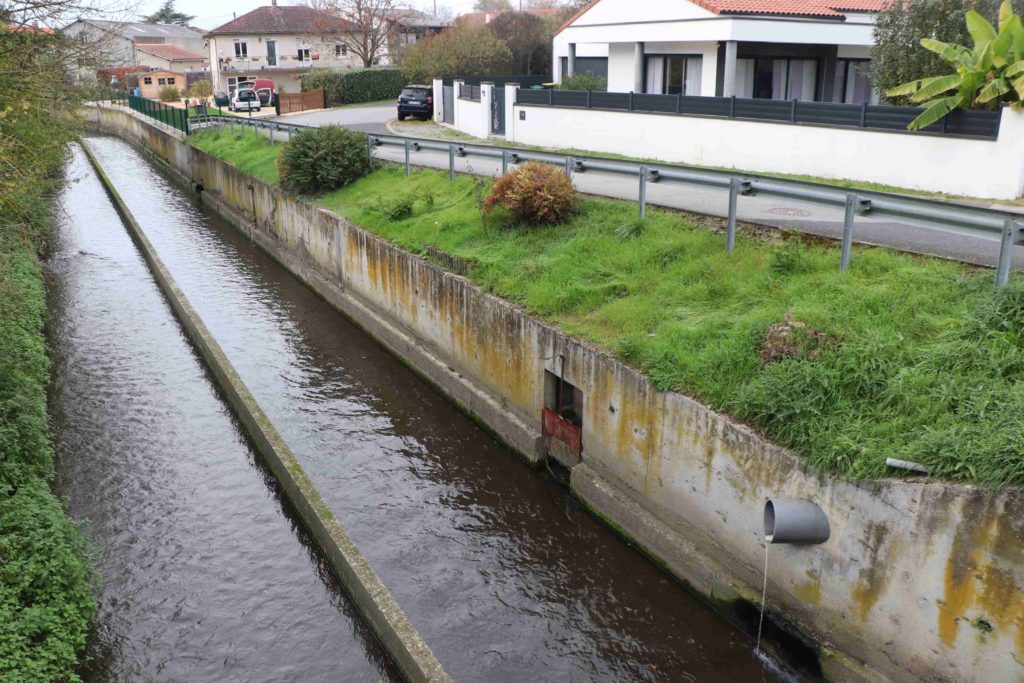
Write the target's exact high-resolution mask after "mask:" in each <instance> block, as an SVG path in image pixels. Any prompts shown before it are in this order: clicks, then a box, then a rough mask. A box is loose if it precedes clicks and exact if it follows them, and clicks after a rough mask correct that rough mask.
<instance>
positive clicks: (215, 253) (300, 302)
mask: <svg viewBox="0 0 1024 683" xmlns="http://www.w3.org/2000/svg"><path fill="white" fill-rule="evenodd" d="M89 143H90V145H91V146H92V147H93V149H94V150H95V151H96V153H97V156H98V157H99V159H100V161H101V163H102V164H103V166H104V168H105V170H106V171H107V173H108V174H109V175H110V176H111V178H112V180H113V182H114V183H115V185H116V186H117V187H118V189H119V191H120V192H121V194H122V196H124V197H125V199H126V201H127V202H128V204H129V205H130V207H131V209H132V211H133V213H135V215H136V217H137V218H138V220H139V222H140V223H141V224H142V226H143V228H144V229H145V231H146V233H147V234H148V236H149V238H150V239H151V240H152V242H153V243H154V245H155V246H156V248H157V250H158V251H159V252H160V254H161V257H162V258H163V260H164V261H165V263H166V264H167V266H168V267H169V268H170V270H171V272H172V273H173V275H174V277H175V278H176V279H177V281H178V283H179V285H180V286H181V287H182V288H183V289H184V291H185V294H186V295H187V296H188V298H189V299H190V301H191V302H192V304H193V305H194V306H195V308H196V309H197V310H198V312H199V313H200V315H201V316H202V317H203V319H204V321H205V322H206V324H207V326H208V327H209V328H210V330H211V331H212V333H213V334H214V335H215V336H216V337H217V339H218V341H219V342H220V344H221V345H222V347H223V348H224V350H225V352H226V353H227V354H228V356H229V357H230V359H231V362H232V363H233V364H234V365H235V367H236V368H237V370H238V371H239V373H240V374H241V375H242V377H243V379H244V380H245V382H246V383H247V384H248V385H249V387H250V389H251V390H252V391H253V393H254V395H255V396H256V398H257V400H259V401H260V403H261V405H262V406H263V408H264V410H265V411H266V412H267V414H268V415H269V416H270V417H271V419H273V421H274V422H275V424H276V425H277V427H278V429H279V430H280V432H281V433H282V435H283V436H284V438H285V439H286V440H287V441H288V443H289V445H290V446H291V448H292V449H293V451H294V452H295V454H296V456H297V457H298V458H299V459H300V461H301V462H302V464H303V466H304V467H305V468H306V471H307V472H308V473H309V474H310V476H311V477H312V478H313V480H314V482H315V483H316V485H317V486H318V488H319V489H320V491H321V494H322V495H323V496H324V499H325V500H326V502H327V503H328V504H329V505H330V506H331V508H332V509H333V510H334V512H335V513H336V514H337V515H338V517H339V519H340V520H341V521H342V523H343V524H345V526H346V527H347V528H348V529H349V531H350V532H351V534H352V535H353V537H354V539H355V540H356V542H357V543H358V544H359V545H360V547H361V548H362V550H363V551H364V552H365V553H366V555H367V556H368V558H369V559H370V561H371V563H372V564H373V566H374V568H375V569H376V570H377V572H378V573H379V574H380V575H381V577H382V578H383V579H384V581H385V582H386V583H387V585H388V586H389V588H390V589H391V591H392V593H393V594H394V595H395V597H396V598H397V600H398V602H399V604H400V605H401V606H402V607H403V608H404V609H405V611H406V613H407V614H408V615H409V617H410V619H411V620H412V623H413V625H415V626H416V627H417V628H418V629H419V631H420V632H421V634H422V635H423V637H424V638H425V640H426V642H427V644H428V645H429V646H430V647H431V648H432V650H433V651H434V653H435V654H436V655H437V657H438V658H439V659H440V661H441V662H442V664H443V665H444V666H445V667H446V669H447V670H448V671H449V673H451V674H452V676H453V677H454V678H455V679H456V680H460V681H535V680H551V681H566V680H578V681H591V680H607V681H622V680H665V681H679V680H694V679H696V680H700V681H760V680H774V677H773V674H770V673H767V672H766V671H765V670H764V669H763V668H762V666H761V664H760V663H759V661H758V660H757V659H756V658H755V657H754V656H753V653H752V645H753V644H752V642H751V640H750V638H749V637H747V636H745V635H744V634H742V633H741V632H739V631H738V630H736V629H735V628H733V627H732V626H731V625H729V624H728V623H726V622H725V621H723V620H722V619H721V618H719V617H718V616H717V615H715V614H714V613H713V612H711V611H710V610H709V609H708V608H707V607H706V606H705V605H704V604H703V603H701V602H699V601H697V600H696V599H694V598H693V597H691V596H690V595H688V594H687V593H686V592H685V591H684V590H682V589H681V588H680V587H679V586H678V585H677V584H675V583H674V582H672V581H671V580H669V579H668V577H667V576H666V575H665V574H664V573H662V572H661V571H660V570H658V569H657V568H656V567H655V566H654V565H653V564H652V563H650V562H649V561H648V560H646V559H645V558H643V557H642V556H641V555H640V554H638V553H637V552H636V551H635V550H633V549H632V548H630V547H629V546H628V545H626V544H625V543H624V542H622V541H621V540H620V539H619V538H618V537H617V536H615V535H614V534H613V533H612V532H611V531H609V530H608V529H607V528H605V527H604V526H602V525H601V524H600V523H599V522H597V521H596V520H595V519H594V518H593V517H591V516H590V515H589V514H587V513H586V512H585V511H584V510H583V509H581V508H580V507H579V506H578V505H577V504H576V503H575V502H574V501H573V500H572V499H571V497H570V496H569V495H568V493H567V491H566V490H565V489H564V487H562V486H560V485H558V484H557V483H556V482H554V481H553V480H552V479H550V478H549V477H547V476H545V475H541V474H538V473H536V472H534V471H532V470H530V469H529V468H528V467H527V466H526V465H524V464H522V463H521V462H520V461H519V460H518V459H517V458H516V457H515V455H514V454H512V453H511V452H509V451H508V450H507V449H506V448H504V447H503V446H502V445H501V444H499V443H497V442H496V441H495V440H494V439H493V438H491V437H490V436H489V435H488V434H487V433H485V432H484V431H482V430H481V429H480V428H479V427H477V426H476V425H475V424H474V423H473V422H472V421H470V420H469V419H467V418H466V417H465V416H464V415H462V414H461V413H459V412H458V411H457V410H456V409H455V408H454V407H453V406H452V405H450V404H449V403H447V402H446V401H445V400H444V399H442V398H441V397H440V396H439V395H438V394H437V393H436V392H434V391H433V390H432V389H431V388H430V387H429V386H426V385H425V384H423V383H422V382H421V381H420V380H419V379H418V378H416V376H415V375H413V374H412V373H411V372H410V371H409V370H408V369H407V368H405V367H404V366H403V365H401V364H400V363H399V362H398V361H396V360H395V359H394V358H392V357H391V356H389V355H388V354H386V353H385V352H384V351H382V349H381V348H380V347H378V346H377V345H376V344H375V343H374V342H373V341H372V340H370V339H369V338H368V337H366V335H364V334H363V333H362V332H361V331H360V330H359V329H357V328H355V327H354V326H353V325H351V324H350V323H348V322H347V321H346V320H345V319H344V318H343V317H342V316H340V315H339V314H338V313H337V312H336V311H334V310H333V309H332V308H330V306H328V305H327V304H326V303H324V302H323V301H322V300H320V299H319V298H317V297H316V296H315V295H313V294H312V293H311V292H310V291H309V290H307V289H306V288H305V287H304V286H302V285H301V284H300V283H298V281H296V280H295V279H294V278H293V277H291V276H290V275H289V274H288V273H286V272H285V271H284V270H283V269H282V268H280V267H279V266H278V265H277V264H275V263H274V262H273V261H272V260H271V259H269V258H268V257H266V256H265V255H263V254H262V253H261V252H260V251H259V250H258V249H256V248H254V247H253V246H252V245H251V244H250V243H249V241H248V240H247V239H246V238H245V237H244V236H242V235H241V234H239V233H238V232H237V231H235V230H233V229H232V228H230V227H229V226H227V225H225V224H224V223H223V222H222V221H220V220H219V219H218V218H216V217H215V216H214V215H212V214H211V213H210V212H208V211H206V210H205V209H203V208H202V207H201V206H199V205H197V203H196V201H195V199H194V197H192V196H191V195H190V194H188V193H187V192H186V191H185V190H183V189H182V188H180V187H178V186H177V185H175V184H173V183H171V182H169V181H168V179H166V178H165V177H163V176H162V175H161V174H160V173H159V172H158V171H157V170H156V169H155V168H154V167H152V166H150V165H149V164H148V163H147V162H146V161H145V160H144V159H143V158H142V157H141V156H140V155H139V154H138V153H137V152H135V151H134V150H133V149H132V148H131V147H129V146H128V145H127V144H126V143H124V142H122V141H120V140H116V139H109V138H93V139H90V141H89ZM161 333H166V334H171V332H168V331H167V330H166V329H165V330H163V331H162V332H161ZM150 334H156V333H155V332H152V331H151V332H150ZM173 334H174V335H178V333H177V331H176V330H174V331H173ZM218 410H222V409H220V408H218ZM296 590H299V589H296ZM193 680H194V679H193Z"/></svg>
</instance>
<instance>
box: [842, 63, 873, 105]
mask: <svg viewBox="0 0 1024 683" xmlns="http://www.w3.org/2000/svg"><path fill="white" fill-rule="evenodd" d="M870 64H871V60H869V59H837V60H836V81H835V87H834V89H833V90H832V101H833V102H842V103H844V104H864V103H865V102H867V103H869V104H872V103H875V102H877V101H878V93H876V92H875V89H874V88H873V87H872V85H871V79H870V78H869V70H868V67H869V65H870Z"/></svg>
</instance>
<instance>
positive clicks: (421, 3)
mask: <svg viewBox="0 0 1024 683" xmlns="http://www.w3.org/2000/svg"><path fill="white" fill-rule="evenodd" d="M162 4H163V0H141V2H140V3H139V10H138V13H139V15H141V16H145V15H147V14H152V13H153V12H155V11H156V10H158V9H159V8H160V5H162ZM269 4H270V0H212V1H211V0H176V2H175V5H174V6H175V9H177V10H178V11H179V12H184V13H185V14H192V15H194V16H195V19H194V20H193V21H192V25H193V26H198V27H199V28H205V29H211V28H215V27H217V26H220V25H221V24H224V23H227V22H229V21H231V18H232V12H235V13H237V14H245V13H246V12H249V11H251V10H254V9H256V8H257V7H261V6H263V5H269ZM277 4H279V5H294V4H301V3H298V2H294V1H293V0H278V3H277ZM403 4H405V3H403ZM408 4H410V5H411V6H413V7H415V8H417V9H421V10H425V11H428V12H429V11H432V10H433V2H432V0H411V1H410V2H409V3H408ZM437 6H438V7H439V8H440V7H450V8H451V9H452V14H453V15H459V14H465V13H466V12H471V11H472V10H473V0H437Z"/></svg>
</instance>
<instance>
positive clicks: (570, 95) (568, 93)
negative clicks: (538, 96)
mask: <svg viewBox="0 0 1024 683" xmlns="http://www.w3.org/2000/svg"><path fill="white" fill-rule="evenodd" d="M541 92H544V91H541ZM547 92H550V93H551V104H552V105H553V106H555V107H586V106H588V102H589V98H588V93H587V92H585V91H583V90H549V91H547Z"/></svg>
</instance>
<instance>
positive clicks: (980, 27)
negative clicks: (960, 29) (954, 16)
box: [966, 10, 996, 45]
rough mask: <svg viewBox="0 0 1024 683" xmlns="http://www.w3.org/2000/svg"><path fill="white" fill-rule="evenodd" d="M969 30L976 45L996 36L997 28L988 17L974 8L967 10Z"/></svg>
mask: <svg viewBox="0 0 1024 683" xmlns="http://www.w3.org/2000/svg"><path fill="white" fill-rule="evenodd" d="M966 18H967V32H968V33H970V34H971V38H973V39H974V44H975V45H980V44H981V43H987V42H989V41H991V40H995V38H996V29H995V27H994V26H992V24H990V23H989V21H988V19H986V18H985V17H983V16H981V15H980V14H978V13H977V12H976V11H974V10H968V11H967V16H966Z"/></svg>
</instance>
